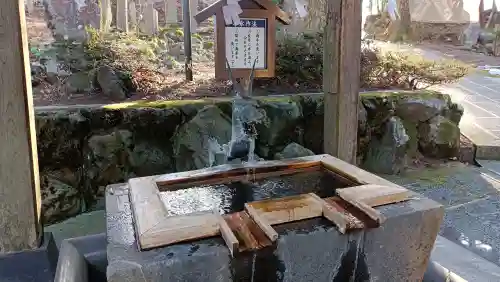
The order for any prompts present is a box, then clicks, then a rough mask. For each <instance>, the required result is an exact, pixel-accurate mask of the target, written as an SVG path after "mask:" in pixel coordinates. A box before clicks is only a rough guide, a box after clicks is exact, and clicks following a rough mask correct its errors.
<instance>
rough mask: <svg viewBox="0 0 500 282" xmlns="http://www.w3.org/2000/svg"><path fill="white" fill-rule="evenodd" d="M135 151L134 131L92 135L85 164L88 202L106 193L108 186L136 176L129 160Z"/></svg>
mask: <svg viewBox="0 0 500 282" xmlns="http://www.w3.org/2000/svg"><path fill="white" fill-rule="evenodd" d="M132 150H133V143H132V133H131V132H130V131H128V130H116V131H113V132H110V133H101V134H95V135H93V136H92V137H90V138H89V140H88V141H87V144H86V148H85V151H84V154H85V164H84V167H83V169H84V170H83V173H84V175H85V184H84V186H85V187H84V190H85V198H86V200H87V201H89V202H92V201H93V200H95V199H96V198H97V197H99V196H102V195H104V188H105V187H106V185H108V184H110V183H118V182H123V181H125V180H126V179H128V178H129V177H133V176H135V174H134V173H133V171H132V168H131V166H130V162H129V156H130V154H131V151H132Z"/></svg>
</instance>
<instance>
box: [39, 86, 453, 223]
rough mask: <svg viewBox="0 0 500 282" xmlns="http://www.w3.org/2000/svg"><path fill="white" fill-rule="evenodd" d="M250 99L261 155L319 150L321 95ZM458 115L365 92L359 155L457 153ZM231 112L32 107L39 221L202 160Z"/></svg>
mask: <svg viewBox="0 0 500 282" xmlns="http://www.w3.org/2000/svg"><path fill="white" fill-rule="evenodd" d="M256 107H257V109H258V110H259V111H260V112H261V113H263V114H264V115H265V119H264V122H263V123H261V124H259V125H258V126H257V131H258V139H257V142H256V143H257V144H256V150H255V152H256V154H257V155H258V156H259V157H261V158H264V159H277V158H288V157H298V156H303V155H308V154H313V153H316V154H320V153H322V147H323V136H322V135H323V117H324V112H323V95H321V94H309V95H293V96H273V97H264V98H259V99H257V102H256ZM461 115H462V110H461V107H460V106H458V105H456V104H453V103H452V102H451V101H450V99H449V97H448V96H446V95H441V94H439V93H435V92H428V91H422V92H383V93H380V92H377V93H363V94H362V103H360V114H359V131H358V134H359V150H358V151H359V163H360V164H361V166H363V167H365V168H366V169H369V170H372V171H375V172H381V173H397V172H399V171H400V170H401V169H403V168H404V166H405V163H406V161H407V159H409V158H412V157H415V156H416V155H417V154H419V153H422V154H424V155H427V156H430V157H446V158H447V157H452V156H456V154H457V152H458V147H459V136H460V132H459V129H458V127H457V124H458V122H459V121H460V118H461ZM230 117H231V104H230V100H228V99H212V100H195V101H167V102H151V103H144V102H139V103H136V104H120V105H114V106H113V105H110V106H107V107H99V108H81V107H80V108H75V107H73V108H62V109H61V108H57V109H54V110H47V109H43V110H42V109H37V111H36V127H37V136H38V151H39V164H40V175H41V183H42V195H43V209H44V221H45V222H46V223H52V222H55V221H59V220H62V219H64V218H67V217H71V216H74V215H76V214H78V213H80V212H82V211H84V210H86V209H89V208H91V207H92V205H94V204H95V203H96V201H97V200H99V199H100V198H101V197H102V196H103V194H104V188H105V187H106V185H108V184H111V183H119V182H123V181H125V180H126V179H128V178H130V177H136V176H146V175H154V174H163V173H169V172H176V171H185V170H192V169H199V168H203V167H206V166H208V161H209V159H208V150H207V149H208V144H209V138H210V137H215V138H216V139H217V141H218V142H219V143H220V144H223V143H226V142H228V141H229V139H230V136H231V118H230Z"/></svg>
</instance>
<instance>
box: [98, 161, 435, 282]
mask: <svg viewBox="0 0 500 282" xmlns="http://www.w3.org/2000/svg"><path fill="white" fill-rule="evenodd" d="M330 158H332V157H330ZM344 165H345V166H344ZM342 166H343V169H345V170H346V171H339V170H336V171H337V173H333V172H332V171H330V170H328V171H325V170H324V169H318V170H315V171H314V170H309V169H308V170H304V172H300V171H298V172H295V173H293V174H288V175H283V176H272V177H266V178H264V179H258V180H255V181H253V180H252V177H247V178H246V179H245V180H244V181H233V182H232V183H224V182H226V181H225V180H224V178H222V180H221V181H220V182H222V183H215V184H204V185H194V186H189V183H187V184H186V186H185V187H183V188H182V189H177V190H175V191H163V192H161V200H162V203H163V205H164V207H165V208H166V210H167V211H168V213H169V214H170V215H176V214H186V213H191V212H194V211H202V210H213V209H214V208H216V209H218V210H219V212H220V213H221V214H229V213H234V212H239V211H242V210H243V208H244V203H247V202H252V201H257V200H263V199H270V198H281V197H283V196H291V195H299V194H304V193H311V192H312V193H316V194H317V195H318V196H320V197H330V196H333V195H334V194H335V189H337V188H345V187H350V186H356V185H360V184H367V183H373V184H381V185H382V184H386V185H387V184H390V185H394V184H392V183H389V182H387V181H386V180H384V179H381V178H379V177H377V176H375V175H372V174H370V173H368V172H365V171H362V170H360V169H358V168H356V167H354V166H350V165H347V164H345V163H343V164H342ZM337 169H338V168H337ZM160 178H161V177H160ZM227 179H229V177H228V178H227ZM227 179H226V180H227ZM193 182H195V181H193ZM159 186H161V185H160V184H159ZM160 190H162V189H161V188H160ZM376 209H377V210H378V211H380V212H381V213H382V214H383V215H384V216H385V217H386V218H387V220H386V221H385V222H384V223H383V225H382V226H380V227H378V228H366V229H360V230H353V231H351V232H348V233H347V234H341V233H340V232H339V231H338V229H337V227H336V226H334V225H333V224H332V223H331V222H330V221H328V220H326V219H324V218H313V219H308V220H301V221H296V222H292V223H286V224H280V225H274V226H273V228H274V229H275V230H276V232H278V234H279V238H278V240H277V242H275V243H274V244H265V245H266V246H265V247H263V248H261V249H258V250H255V251H246V252H242V253H237V254H235V255H234V257H233V256H231V254H230V252H229V250H228V248H227V247H226V244H225V242H224V240H223V239H222V238H221V237H220V236H219V237H211V238H206V239H201V240H195V241H188V242H181V243H177V244H174V245H169V246H163V247H158V248H153V249H150V250H140V249H139V248H138V244H137V241H136V238H137V236H136V234H135V229H134V222H133V221H134V216H133V213H132V209H131V202H130V197H129V185H128V184H115V185H110V186H109V187H108V189H107V193H106V213H107V243H108V246H107V258H108V263H109V265H108V267H107V280H108V281H329V282H330V281H339V282H340V281H384V282H385V281H421V280H422V278H423V275H424V272H425V270H426V266H427V263H428V260H429V255H430V252H431V250H432V246H433V243H434V240H435V238H436V235H437V232H438V229H439V225H440V222H441V219H442V216H443V209H442V207H441V206H440V205H439V204H437V203H436V202H434V201H432V200H429V199H426V198H424V197H421V196H420V195H417V194H415V195H413V196H412V198H411V199H410V200H408V201H405V202H400V203H396V204H390V205H385V206H380V207H377V208H376ZM255 234H257V233H255ZM256 237H258V235H257V236H256ZM263 237H264V238H258V240H257V242H258V243H262V242H265V236H263ZM238 240H239V241H242V238H238Z"/></svg>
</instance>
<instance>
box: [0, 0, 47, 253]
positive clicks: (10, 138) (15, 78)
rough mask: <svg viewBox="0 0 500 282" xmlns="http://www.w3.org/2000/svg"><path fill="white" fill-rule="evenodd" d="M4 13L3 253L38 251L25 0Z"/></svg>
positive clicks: (0, 65) (0, 73)
mask: <svg viewBox="0 0 500 282" xmlns="http://www.w3.org/2000/svg"><path fill="white" fill-rule="evenodd" d="M1 5H2V6H1V8H0V253H8V252H13V251H21V250H26V249H34V248H37V247H38V246H39V244H40V241H41V240H40V239H41V222H40V208H41V201H40V198H41V197H40V188H39V179H38V161H37V151H36V139H35V121H34V111H33V99H32V95H31V73H30V65H29V53H28V40H27V33H26V20H25V16H24V0H9V1H2V4H1Z"/></svg>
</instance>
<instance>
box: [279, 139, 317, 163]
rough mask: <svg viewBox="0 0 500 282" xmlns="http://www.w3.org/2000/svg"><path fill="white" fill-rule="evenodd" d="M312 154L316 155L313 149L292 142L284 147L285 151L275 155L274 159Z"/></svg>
mask: <svg viewBox="0 0 500 282" xmlns="http://www.w3.org/2000/svg"><path fill="white" fill-rule="evenodd" d="M312 155H314V152H313V151H311V150H309V149H307V148H304V147H302V146H301V145H299V144H297V143H290V144H288V145H287V146H286V147H285V149H283V151H281V152H279V153H277V154H276V155H275V156H274V159H276V160H281V159H292V158H299V157H306V156H312Z"/></svg>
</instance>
